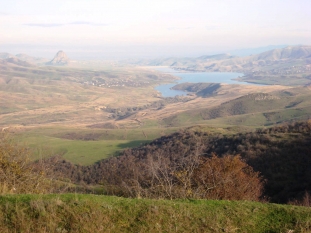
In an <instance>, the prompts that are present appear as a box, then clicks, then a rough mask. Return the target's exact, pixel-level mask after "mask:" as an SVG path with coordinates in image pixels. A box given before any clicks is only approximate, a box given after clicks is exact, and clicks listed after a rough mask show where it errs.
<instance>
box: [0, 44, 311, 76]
mask: <svg viewBox="0 0 311 233" xmlns="http://www.w3.org/2000/svg"><path fill="white" fill-rule="evenodd" d="M0 60H2V63H3V62H7V63H12V64H16V65H20V66H32V65H49V66H64V65H68V64H70V60H69V58H68V56H67V55H66V53H65V52H64V51H59V52H57V54H56V55H55V57H54V58H53V59H52V60H50V61H49V60H48V59H45V58H38V57H31V56H28V55H26V54H17V55H12V54H9V53H0ZM293 60H297V61H299V62H302V63H304V64H311V46H306V45H298V46H287V47H285V48H277V49H272V50H269V51H265V52H262V53H259V54H255V55H251V56H244V57H237V56H233V55H231V54H228V53H224V54H215V55H206V56H200V57H196V58H189V57H188V58H187V57H184V58H178V57H171V58H159V59H131V60H126V61H123V63H129V64H135V65H144V66H145V65H147V66H171V67H172V68H175V69H181V70H189V71H241V70H244V71H245V70H247V69H252V68H254V67H262V66H268V65H269V66H270V65H271V64H279V63H280V62H281V63H292V61H293Z"/></svg>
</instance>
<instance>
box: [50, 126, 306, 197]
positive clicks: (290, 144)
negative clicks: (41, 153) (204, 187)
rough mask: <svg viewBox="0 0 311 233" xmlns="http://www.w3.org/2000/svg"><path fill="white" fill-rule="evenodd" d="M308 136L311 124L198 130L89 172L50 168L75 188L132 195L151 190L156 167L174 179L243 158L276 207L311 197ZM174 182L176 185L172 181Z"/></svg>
mask: <svg viewBox="0 0 311 233" xmlns="http://www.w3.org/2000/svg"><path fill="white" fill-rule="evenodd" d="M310 132H311V124H310V121H308V122H300V123H293V124H285V125H283V126H278V127H273V128H267V129H258V130H257V131H253V132H244V133H234V134H232V133H227V134H217V133H213V132H211V131H210V128H207V129H204V127H194V128H190V129H188V130H186V131H182V132H178V133H174V134H172V135H169V136H163V137H161V138H158V139H156V140H154V141H152V142H151V143H148V144H146V145H145V146H141V147H138V148H133V149H127V150H125V151H123V152H122V153H120V154H119V156H117V157H113V158H109V159H106V160H102V161H100V162H98V163H95V164H94V165H90V166H80V165H74V164H72V163H69V162H66V161H64V160H63V159H61V158H51V159H50V160H47V161H46V162H47V163H51V164H54V165H56V166H55V169H54V173H53V174H57V175H58V176H59V177H63V178H65V177H67V178H69V179H70V180H72V181H74V182H76V183H86V184H101V183H104V184H105V186H104V187H105V189H106V192H112V193H113V194H117V193H119V194H120V193H122V195H133V193H135V191H134V190H132V193H128V190H130V187H132V188H135V187H136V186H135V185H134V183H132V182H133V181H134V180H137V182H142V183H140V185H141V187H145V188H146V189H147V187H148V186H146V185H147V183H148V182H147V181H148V179H149V178H148V177H152V175H150V174H149V173H148V171H150V170H149V169H150V166H151V165H152V164H153V162H152V161H158V162H157V163H160V164H162V163H163V166H164V167H162V169H164V168H167V169H173V170H172V171H171V172H168V171H167V172H168V174H175V173H176V170H174V167H176V169H177V171H178V169H180V167H184V166H186V167H189V166H190V164H188V163H189V162H190V161H192V162H193V161H195V160H194V158H195V157H193V156H203V157H210V156H212V155H213V154H214V153H215V154H217V156H219V157H220V158H222V157H225V156H226V155H240V156H241V157H242V159H243V161H245V162H246V163H247V164H248V165H249V166H251V167H252V168H253V169H254V171H257V172H260V174H261V175H262V176H263V179H264V180H265V184H264V193H263V196H265V198H267V199H268V200H270V201H272V202H278V203H287V202H289V201H291V200H294V199H301V198H302V196H303V195H304V193H305V192H306V191H307V192H309V193H310V192H311V182H310V179H309V177H310V175H311V174H310V173H311V170H310V168H311V151H310V146H309V145H310V143H311V134H310ZM187 158H190V159H191V160H188V159H187ZM187 161H188V162H187ZM151 162H152V163H151ZM164 164H165V165H164ZM181 164H183V165H181ZM186 164H188V165H186ZM191 164H192V163H191ZM153 166H158V165H153ZM159 166H160V165H159ZM191 166H194V165H193V164H192V165H191ZM160 167H161V166H160ZM162 172H163V171H162ZM169 177H170V176H169ZM171 178H172V179H173V180H175V179H176V178H174V176H173V177H171ZM175 182H176V180H175ZM173 183H174V182H173ZM124 184H127V185H126V186H124ZM110 185H111V187H115V188H114V189H113V190H114V191H112V190H110V191H109V189H108V187H110ZM132 185H133V186H132ZM173 187H175V186H173ZM124 188H125V189H124ZM122 190H123V191H122ZM126 190H127V191H126ZM143 190H144V189H142V190H141V192H140V195H142V194H143Z"/></svg>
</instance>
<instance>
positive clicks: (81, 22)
mask: <svg viewBox="0 0 311 233" xmlns="http://www.w3.org/2000/svg"><path fill="white" fill-rule="evenodd" d="M23 25H25V26H30V27H62V26H65V25H89V26H107V25H108V24H104V23H93V22H85V21H76V22H71V23H26V24H23Z"/></svg>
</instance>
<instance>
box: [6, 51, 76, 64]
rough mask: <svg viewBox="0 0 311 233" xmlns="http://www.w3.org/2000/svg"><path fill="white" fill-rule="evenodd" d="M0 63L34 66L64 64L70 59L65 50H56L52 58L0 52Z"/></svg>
mask: <svg viewBox="0 0 311 233" xmlns="http://www.w3.org/2000/svg"><path fill="white" fill-rule="evenodd" d="M0 63H1V64H14V65H18V66H25V67H29V66H35V65H49V66H64V65H68V64H69V63H70V60H69V58H68V56H67V55H66V53H65V52H63V51H58V52H57V54H56V55H55V56H54V58H53V59H52V60H50V61H49V60H48V59H46V58H41V57H32V56H29V55H26V54H16V55H13V54H10V53H0Z"/></svg>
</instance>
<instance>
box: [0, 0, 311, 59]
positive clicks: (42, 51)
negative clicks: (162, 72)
mask: <svg viewBox="0 0 311 233" xmlns="http://www.w3.org/2000/svg"><path fill="white" fill-rule="evenodd" d="M0 6H1V7H0V35H1V36H0V52H11V53H21V52H24V53H28V54H29V55H37V56H38V55H40V56H43V55H46V56H53V55H54V54H55V53H56V52H57V50H60V49H62V50H64V51H65V52H67V54H68V55H69V57H70V56H71V57H77V58H78V57H79V58H81V57H83V56H86V57H87V58H92V57H94V58H96V57H97V58H100V57H106V58H107V57H137V56H145V57H146V56H199V55H206V54H211V53H214V52H225V51H229V50H233V49H239V48H248V47H261V46H267V45H279V44H292V45H295V44H309V45H311V13H310V12H311V10H310V9H311V1H310V0H186V1H185V0H152V1H151V0H53V1H50V0H0Z"/></svg>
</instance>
